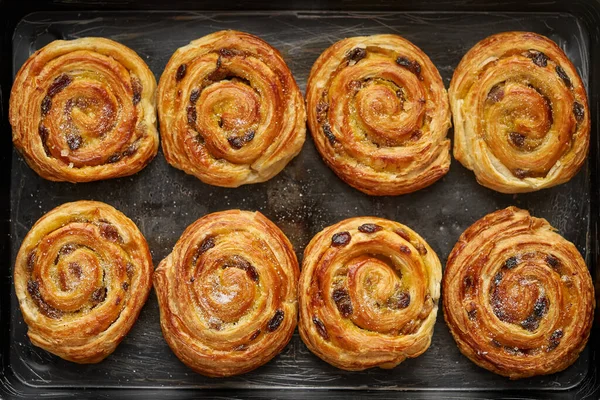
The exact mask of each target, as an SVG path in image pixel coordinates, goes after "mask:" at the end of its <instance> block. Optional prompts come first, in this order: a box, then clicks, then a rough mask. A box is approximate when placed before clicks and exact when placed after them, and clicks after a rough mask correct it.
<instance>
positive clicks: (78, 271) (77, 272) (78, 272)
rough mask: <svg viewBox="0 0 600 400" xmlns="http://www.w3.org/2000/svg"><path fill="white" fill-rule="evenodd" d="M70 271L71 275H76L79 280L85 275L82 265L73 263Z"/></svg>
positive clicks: (70, 265)
mask: <svg viewBox="0 0 600 400" xmlns="http://www.w3.org/2000/svg"><path fill="white" fill-rule="evenodd" d="M69 271H71V273H72V274H73V275H75V276H76V277H77V279H79V278H81V275H82V274H83V270H82V269H81V265H79V264H78V263H76V262H72V263H70V264H69Z"/></svg>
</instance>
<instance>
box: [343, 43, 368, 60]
mask: <svg viewBox="0 0 600 400" xmlns="http://www.w3.org/2000/svg"><path fill="white" fill-rule="evenodd" d="M366 56H367V50H365V49H362V48H360V47H356V48H354V49H352V50H350V51H349V52H348V53H347V54H346V58H347V59H348V60H350V61H354V62H359V61H360V60H362V59H363V58H365V57H366Z"/></svg>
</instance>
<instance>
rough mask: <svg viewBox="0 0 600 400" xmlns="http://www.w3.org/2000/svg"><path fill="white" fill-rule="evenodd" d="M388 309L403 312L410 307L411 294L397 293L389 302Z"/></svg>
mask: <svg viewBox="0 0 600 400" xmlns="http://www.w3.org/2000/svg"><path fill="white" fill-rule="evenodd" d="M387 304H388V307H390V308H393V309H396V310H401V309H404V308H406V307H408V306H409V305H410V293H407V292H397V293H395V294H394V295H393V296H392V297H390V298H389V299H388V301H387Z"/></svg>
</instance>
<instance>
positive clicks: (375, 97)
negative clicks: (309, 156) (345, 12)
mask: <svg viewBox="0 0 600 400" xmlns="http://www.w3.org/2000/svg"><path fill="white" fill-rule="evenodd" d="M306 104H307V107H308V124H309V127H310V130H311V133H312V136H313V139H314V142H315V145H316V146H317V149H318V150H319V153H321V156H322V157H323V159H324V160H325V162H326V163H327V165H328V166H329V167H330V168H331V169H333V171H334V172H335V173H336V174H337V175H338V176H339V177H340V178H341V179H342V180H344V181H345V182H346V183H347V184H349V185H350V186H353V187H354V188H356V189H358V190H360V191H362V192H364V193H367V194H370V195H398V194H404V193H410V192H414V191H415V190H419V189H422V188H424V187H426V186H429V185H431V184H432V183H433V182H435V181H437V180H438V179H440V178H441V177H442V176H444V175H445V174H446V173H447V172H448V169H449V167H450V141H449V140H448V139H447V138H446V133H447V131H448V128H449V127H450V107H449V105H448V96H447V94H446V89H445V88H444V84H443V82H442V78H441V77H440V74H439V72H438V70H437V69H436V68H435V66H434V65H433V64H432V62H431V60H430V59H429V58H428V57H427V56H426V55H425V54H424V53H423V52H422V51H421V50H420V49H419V48H418V47H416V46H415V45H414V44H412V43H411V42H409V41H408V40H406V39H403V38H401V37H400V36H396V35H374V36H361V37H354V38H349V39H344V40H341V41H339V42H337V43H335V44H334V45H333V46H331V47H330V48H328V49H327V50H326V51H325V52H324V53H323V54H321V56H320V57H319V58H318V59H317V61H316V62H315V64H314V65H313V67H312V70H311V72H310V77H309V79H308V87H307V90H306Z"/></svg>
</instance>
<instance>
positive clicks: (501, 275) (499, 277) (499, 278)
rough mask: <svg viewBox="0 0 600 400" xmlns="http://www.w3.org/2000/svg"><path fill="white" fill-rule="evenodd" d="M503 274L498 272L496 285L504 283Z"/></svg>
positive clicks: (495, 279) (495, 277)
mask: <svg viewBox="0 0 600 400" xmlns="http://www.w3.org/2000/svg"><path fill="white" fill-rule="evenodd" d="M503 277H504V276H503V274H502V272H498V273H497V274H496V276H494V285H496V286H498V285H499V284H500V282H502V278H503Z"/></svg>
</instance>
